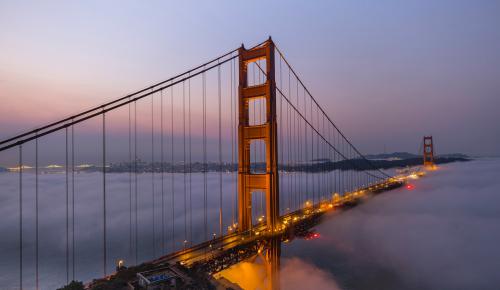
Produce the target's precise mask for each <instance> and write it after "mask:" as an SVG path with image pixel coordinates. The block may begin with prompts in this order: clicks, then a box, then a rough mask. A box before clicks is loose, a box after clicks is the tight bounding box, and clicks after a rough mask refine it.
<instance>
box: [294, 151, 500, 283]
mask: <svg viewBox="0 0 500 290" xmlns="http://www.w3.org/2000/svg"><path fill="white" fill-rule="evenodd" d="M498 172H500V162H499V160H498V159H496V160H495V159H487V160H477V161H472V162H467V163H454V164H448V165H443V166H441V168H440V169H439V170H438V171H435V172H431V173H430V174H429V175H428V176H427V177H425V178H422V179H420V180H417V181H415V182H414V184H415V189H414V190H411V191H409V190H406V189H400V190H396V191H392V192H387V193H384V194H382V195H379V196H376V197H374V198H372V199H370V200H368V201H367V202H366V203H364V204H363V205H361V206H359V207H357V208H354V209H352V210H348V211H345V212H343V213H341V214H336V215H335V216H334V217H332V218H330V219H327V220H326V221H325V222H323V223H322V224H320V225H319V226H318V227H317V230H318V231H319V232H321V235H322V238H321V241H319V240H318V241H314V243H316V244H314V245H312V244H305V243H301V241H299V243H295V242H293V243H290V246H289V247H290V249H288V250H285V251H284V252H285V255H287V256H298V257H306V256H307V259H308V260H311V261H314V263H315V264H316V265H317V266H318V267H320V268H321V269H323V270H327V271H329V272H331V273H333V274H334V275H335V277H336V281H337V282H338V283H339V285H341V286H344V285H348V286H349V287H348V288H349V289H367V288H366V287H367V286H368V285H370V284H371V285H378V287H379V288H378V289H385V290H389V289H395V290H396V289H398V290H399V289H436V290H437V289H440V290H443V289H450V290H451V289H453V290H460V289H464V290H465V289H498V288H497V286H498V285H500V277H499V276H498V274H497V273H498V268H499V267H500V263H499V261H500V250H499V249H498V244H499V243H500V195H498V192H499V191H498V188H500V180H499V179H498ZM287 252H288V253H287ZM369 288H370V289H374V288H372V287H369Z"/></svg>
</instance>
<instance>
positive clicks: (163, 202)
mask: <svg viewBox="0 0 500 290" xmlns="http://www.w3.org/2000/svg"><path fill="white" fill-rule="evenodd" d="M163 137H164V134H163V90H161V91H160V163H161V164H160V170H161V185H160V186H161V252H162V254H165V155H164V142H163Z"/></svg>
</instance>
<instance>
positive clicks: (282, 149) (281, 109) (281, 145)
mask: <svg viewBox="0 0 500 290" xmlns="http://www.w3.org/2000/svg"><path fill="white" fill-rule="evenodd" d="M279 60H280V90H283V71H282V63H281V56H280V58H279ZM283 125H284V124H283V96H280V120H279V127H278V130H279V133H280V136H279V143H278V146H280V153H281V155H280V162H279V163H281V174H282V176H284V175H283V173H284V172H285V170H284V169H285V168H284V166H283V165H284V159H283V151H284V142H283V129H284V126H283ZM279 163H278V165H279Z"/></svg>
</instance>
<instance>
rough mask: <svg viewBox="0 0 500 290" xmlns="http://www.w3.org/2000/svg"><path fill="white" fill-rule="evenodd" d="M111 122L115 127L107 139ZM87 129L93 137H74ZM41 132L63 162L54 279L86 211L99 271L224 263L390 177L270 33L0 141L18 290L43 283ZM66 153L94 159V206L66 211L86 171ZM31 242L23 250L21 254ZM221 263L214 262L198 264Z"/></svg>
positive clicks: (67, 272) (73, 275)
mask: <svg viewBox="0 0 500 290" xmlns="http://www.w3.org/2000/svg"><path fill="white" fill-rule="evenodd" d="M86 124H87V125H86ZM113 125H114V126H116V127H119V128H120V129H122V131H123V132H125V133H124V136H122V137H123V138H121V139H119V140H118V141H117V137H114V136H113V134H115V132H114V131H113ZM84 126H87V127H86V130H83V129H80V128H82V127H84ZM88 128H91V130H90V131H91V133H93V134H94V135H95V136H97V137H95V138H94V139H95V140H94V141H95V142H93V141H89V140H86V139H89V138H88V134H89V133H88V132H89V129H88ZM79 130H81V131H82V133H81V136H78V135H79ZM54 136H55V137H54ZM51 137H53V138H54V139H56V140H59V141H61V142H59V143H58V145H54V148H59V149H58V152H59V153H60V157H61V156H62V159H61V160H64V165H63V166H62V167H61V168H62V169H61V170H63V173H64V179H61V183H63V184H62V185H63V187H64V190H63V191H64V195H63V202H64V205H63V208H64V215H63V216H61V219H62V220H64V222H63V225H62V228H63V229H62V232H61V233H62V236H61V237H60V238H61V239H62V241H63V244H64V250H63V251H62V253H61V255H63V257H62V260H64V261H63V265H62V267H63V268H64V278H65V281H61V283H64V282H65V283H69V282H70V281H72V280H77V279H79V278H80V277H81V275H79V273H78V271H77V270H75V269H78V267H79V265H80V264H81V263H83V262H82V261H79V256H78V255H77V253H78V247H79V245H81V243H79V242H78V235H76V236H75V233H76V234H78V231H79V229H78V219H86V218H89V219H90V218H92V219H97V220H98V223H96V224H94V227H97V228H99V231H100V232H99V233H98V234H96V235H94V236H93V237H92V240H93V241H94V242H95V243H99V244H100V247H99V248H100V256H101V257H100V259H101V262H100V263H101V275H102V276H103V277H110V276H109V275H110V273H113V272H114V264H115V262H116V261H118V260H122V259H124V260H126V261H127V263H128V264H130V265H131V266H133V265H139V264H142V263H143V262H147V263H150V264H158V263H167V262H179V263H181V264H186V265H191V264H193V263H200V262H201V263H206V264H207V265H209V264H210V263H212V264H213V263H214V261H218V260H217V259H219V260H220V259H226V260H227V259H228V258H227V255H226V256H224V253H226V254H229V255H234V253H232V252H231V250H232V249H235V248H237V247H240V246H241V245H242V244H248V243H250V242H255V241H259V243H260V244H255V243H253V244H252V245H257V246H255V247H254V249H255V250H258V249H260V250H262V248H261V245H262V243H263V241H268V240H269V239H270V240H271V241H273V239H272V237H276V236H280V235H282V234H283V233H284V232H286V231H287V229H289V228H291V227H293V226H294V224H295V225H296V224H300V223H301V222H304V221H307V220H310V219H313V218H314V217H316V216H317V215H320V214H321V213H322V212H325V211H328V210H330V209H333V208H337V207H340V206H343V205H345V204H348V203H350V202H352V201H355V200H356V199H358V198H360V197H362V196H363V195H365V194H367V193H368V192H377V191H381V190H385V189H391V188H394V187H396V186H399V185H400V184H401V181H400V180H397V179H395V178H393V177H392V176H390V175H388V174H387V173H385V172H383V171H381V170H380V169H378V168H375V167H374V166H373V165H372V164H371V162H370V161H369V160H368V159H366V158H365V156H364V155H363V154H361V153H360V151H359V150H358V149H357V148H356V147H355V146H354V145H353V144H352V142H351V141H350V140H349V139H348V138H347V137H346V135H345V134H344V133H343V132H342V131H341V130H340V129H339V128H338V127H337V126H336V125H335V123H334V122H333V121H332V119H331V118H330V117H329V115H328V114H327V113H326V112H325V110H324V109H323V108H322V107H321V106H320V105H319V103H318V102H317V101H316V99H315V98H314V97H313V95H312V93H311V92H310V90H308V89H307V87H306V86H305V84H304V82H303V81H302V80H301V79H300V78H299V76H298V74H297V73H296V71H295V70H294V69H293V68H292V66H291V65H290V62H289V61H288V60H287V59H286V58H285V56H284V54H283V53H282V51H281V50H280V49H279V48H278V47H277V46H276V44H275V43H274V42H273V41H272V39H271V38H269V39H268V40H266V41H264V42H262V43H260V44H258V45H256V46H254V47H252V48H249V49H246V48H245V47H244V46H243V45H242V46H241V47H239V48H236V49H234V50H231V51H229V52H227V53H225V54H222V55H221V56H219V57H217V58H214V59H212V60H210V61H208V62H206V63H204V64H202V65H199V66H197V67H195V68H193V69H190V70H188V71H185V72H183V73H181V74H179V75H176V76H174V77H172V78H169V79H167V80H164V81H161V82H158V83H156V84H154V85H151V86H148V87H146V88H144V89H141V90H139V91H137V92H134V93H132V94H129V95H126V96H124V97H121V98H118V99H116V100H113V101H111V102H108V103H105V104H102V105H100V106H97V107H94V108H91V109H88V110H85V111H83V112H81V113H78V114H75V115H72V116H69V117H66V118H64V119H61V120H59V121H56V122H53V123H50V124H47V125H43V126H40V127H38V128H36V129H34V130H30V131H27V132H24V133H22V134H19V135H17V136H14V137H12V138H8V139H5V140H3V141H1V142H0V153H2V154H11V155H13V156H15V158H16V159H17V166H16V168H15V169H16V170H14V171H15V172H16V174H17V175H18V188H17V190H16V192H10V193H9V194H12V195H17V196H18V210H17V215H18V223H19V224H18V234H17V236H10V237H9V238H10V239H14V240H17V243H18V246H17V247H16V251H17V252H18V263H19V265H18V266H19V268H18V275H19V280H18V281H19V282H18V284H19V285H18V286H19V288H20V289H24V288H26V287H27V286H25V285H27V284H26V283H28V284H29V285H33V288H35V289H40V285H41V284H43V283H44V281H42V276H41V275H40V271H41V264H40V253H41V252H42V251H43V250H44V249H43V248H42V247H40V243H39V241H40V240H43V239H44V238H45V237H44V236H43V232H41V231H40V220H41V219H43V218H44V217H43V215H42V212H41V209H40V206H41V205H40V200H43V199H44V198H45V197H44V196H45V195H47V194H49V193H48V192H43V190H42V189H41V185H40V183H41V180H42V179H43V178H44V175H43V174H42V169H43V168H44V165H43V164H41V161H40V159H43V160H44V162H45V165H46V164H50V160H48V159H49V158H48V157H46V156H44V154H43V153H42V152H41V151H42V149H41V147H42V146H43V144H44V143H43V142H44V139H48V138H51ZM91 143H92V144H91ZM47 144H48V143H47ZM61 144H62V145H61ZM82 144H84V145H82ZM89 144H90V145H89ZM45 146H46V147H47V146H48V145H45ZM89 146H90V147H91V148H92V149H88V148H85V147H89ZM49 147H50V146H49ZM79 149H80V150H82V151H85V150H86V152H87V151H89V150H90V152H93V154H94V155H95V159H98V160H99V162H98V164H92V165H88V166H87V167H88V168H90V169H88V170H92V172H94V173H97V174H100V178H99V182H98V183H96V184H93V185H94V188H95V190H94V191H95V192H97V193H98V195H99V197H98V198H93V199H92V202H91V203H92V204H89V206H94V207H98V210H96V213H98V216H95V215H92V216H88V217H86V216H81V215H78V212H77V210H78V207H79V206H78V202H79V201H78V200H79V192H78V183H79V179H80V178H81V177H80V176H81V175H80V174H79V173H81V172H82V171H84V169H85V168H87V167H86V166H83V165H82V164H80V165H79V164H78V162H79V160H80V162H83V161H84V159H85V158H84V157H83V154H81V156H82V157H80V158H79V156H80V152H79ZM123 150H125V151H124V154H121V155H119V154H117V153H116V152H117V151H120V152H121V151H123ZM122 153H123V152H122ZM117 156H118V157H117ZM120 158H121V159H120ZM124 159H125V160H124ZM126 159H128V160H126ZM113 160H118V161H119V160H121V162H118V161H116V162H114V161H113ZM144 160H147V162H145V161H144ZM148 162H149V163H148ZM114 173H120V174H121V176H122V177H123V178H121V179H120V181H119V182H124V183H125V184H126V185H127V186H125V187H123V186H122V187H121V189H120V190H117V189H116V185H115V184H114V183H116V182H118V181H116V180H115V179H114V178H110V176H111V175H113V174H114ZM28 175H30V176H33V180H32V181H27V178H28V177H27V176H28ZM146 180H148V181H146ZM146 182H147V183H149V184H148V185H147V186H146V185H145V184H146ZM27 192H30V193H31V192H34V195H28V196H27V195H26V193H27ZM118 201H120V202H122V203H125V204H126V206H125V207H124V208H120V209H119V211H120V213H121V215H120V216H121V218H120V221H121V222H122V223H125V224H126V226H124V227H120V228H119V229H118V228H115V227H114V226H110V224H109V222H110V221H112V220H115V219H117V217H114V216H113V215H114V214H115V213H116V211H115V210H110V207H112V206H113V205H114V204H115V203H118ZM53 206H55V205H53ZM26 208H29V210H30V211H31V210H32V209H33V208H34V215H35V218H34V219H26V218H25V215H26ZM123 212H126V213H127V216H126V218H125V219H124V218H123ZM75 213H77V214H75ZM75 222H76V223H75ZM27 223H32V224H31V225H27ZM31 229H33V231H34V234H33V235H29V239H30V241H27V237H26V231H28V230H31ZM118 230H119V231H120V232H117V231H118ZM145 231H148V232H149V233H148V235H144V232H145ZM110 235H114V236H116V235H118V236H120V237H122V239H121V240H120V244H122V245H125V244H126V247H125V248H126V249H127V250H126V251H122V252H118V251H115V250H113V249H114V246H113V245H114V243H115V242H116V241H114V242H113V245H112V244H111V242H110ZM141 235H142V236H146V239H145V238H144V237H141ZM124 237H125V238H124ZM31 242H34V253H33V255H34V258H33V259H27V258H26V256H25V248H26V247H27V246H26V245H27V243H30V244H31ZM266 243H267V242H266ZM271 243H272V242H271ZM213 249H217V252H213ZM240 249H241V248H240ZM147 250H150V251H151V253H150V254H149V255H145V254H144V252H145V251H147ZM274 255H275V256H276V255H278V256H279V252H278V253H276V252H275V253H274ZM271 256H272V255H271ZM215 264H217V262H215ZM229 264H230V263H229ZM222 268H224V266H221V264H220V263H219V266H214V267H212V268H211V269H212V270H210V272H216V271H219V270H221V269H222ZM27 269H29V271H28V270H27ZM25 272H29V273H30V275H29V276H28V275H26V274H25ZM27 281H29V282H27ZM273 287H274V286H273ZM271 288H272V287H271Z"/></svg>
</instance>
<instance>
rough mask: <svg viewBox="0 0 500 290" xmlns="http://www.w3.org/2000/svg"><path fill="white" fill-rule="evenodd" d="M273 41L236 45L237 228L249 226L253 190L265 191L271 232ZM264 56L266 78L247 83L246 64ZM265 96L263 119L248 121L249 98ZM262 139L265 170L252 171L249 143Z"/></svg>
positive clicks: (275, 199)
mask: <svg viewBox="0 0 500 290" xmlns="http://www.w3.org/2000/svg"><path fill="white" fill-rule="evenodd" d="M274 49H275V48H274V43H273V41H272V40H271V38H269V40H268V41H266V42H265V43H264V44H263V45H261V46H258V47H256V48H252V49H248V50H247V49H245V47H244V46H243V45H242V46H241V48H240V49H239V87H238V107H239V123H238V229H239V230H240V231H246V230H249V229H251V228H252V192H254V191H264V192H265V196H266V219H267V226H268V229H270V230H271V232H274V230H275V228H276V226H277V223H278V217H279V182H278V159H277V158H278V144H277V142H278V138H277V118H276V89H275V88H276V83H275V69H274ZM258 60H265V63H266V67H265V68H263V70H264V69H265V74H266V82H265V83H263V84H260V85H254V86H249V85H248V65H249V64H250V63H252V62H256V61H258ZM259 98H260V99H265V104H266V120H265V123H263V124H261V125H250V122H249V119H250V114H249V102H250V101H251V100H255V99H259ZM257 140H262V141H264V143H265V148H266V172H265V173H252V172H251V169H250V165H251V162H250V144H251V143H252V142H253V141H257Z"/></svg>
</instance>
